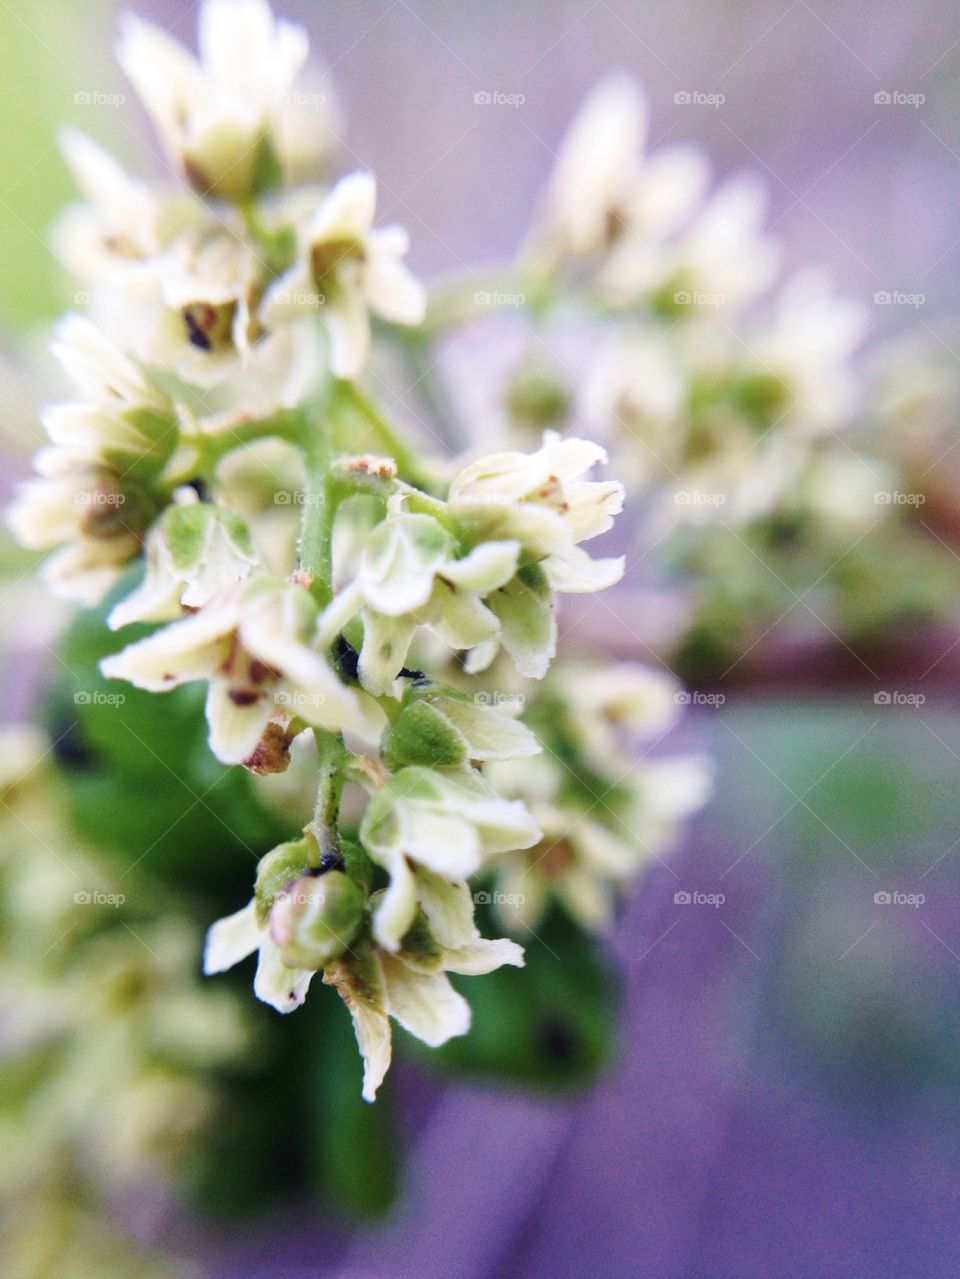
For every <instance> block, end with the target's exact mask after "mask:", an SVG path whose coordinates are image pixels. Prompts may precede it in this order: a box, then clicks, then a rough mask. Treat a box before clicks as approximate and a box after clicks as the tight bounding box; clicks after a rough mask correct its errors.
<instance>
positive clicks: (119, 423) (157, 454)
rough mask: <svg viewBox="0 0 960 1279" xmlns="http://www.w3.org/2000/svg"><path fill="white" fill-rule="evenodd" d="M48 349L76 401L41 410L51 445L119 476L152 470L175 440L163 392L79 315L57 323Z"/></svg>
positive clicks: (161, 462) (173, 417)
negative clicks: (66, 378)
mask: <svg viewBox="0 0 960 1279" xmlns="http://www.w3.org/2000/svg"><path fill="white" fill-rule="evenodd" d="M52 350H53V353H54V355H55V356H56V357H57V359H58V360H59V361H60V363H61V364H62V365H63V367H64V369H65V371H66V373H67V375H68V376H69V378H70V380H71V381H72V382H73V384H74V386H75V388H76V390H77V392H78V398H77V399H75V400H70V401H67V402H64V403H61V404H56V405H53V406H52V407H50V408H48V409H46V410H45V411H44V412H43V413H42V414H41V421H42V422H43V425H44V427H45V428H46V431H47V434H48V435H49V437H50V439H51V440H52V441H53V443H54V444H56V445H58V446H60V447H61V448H62V449H64V450H69V452H70V454H71V455H72V456H75V457H77V458H83V459H84V460H86V461H89V462H90V463H95V464H102V465H106V466H114V467H116V469H117V470H119V471H122V472H123V473H124V474H126V473H129V472H130V471H136V472H138V473H139V472H142V471H145V470H150V471H158V470H159V469H160V468H161V467H162V466H163V465H164V463H165V462H166V461H167V459H168V458H169V457H170V455H171V454H172V452H173V450H174V448H175V446H176V443H177V438H178V423H177V418H176V415H175V412H174V409H173V407H172V405H171V404H170V402H169V400H168V398H167V396H166V395H164V394H163V393H162V392H161V391H160V390H158V389H157V387H155V386H154V385H153V383H152V382H151V381H150V380H149V379H148V378H147V376H146V375H145V373H144V372H143V370H142V369H141V368H140V366H139V365H138V364H137V363H136V362H135V361H134V360H132V359H131V358H130V356H129V355H127V354H126V353H125V352H124V351H123V350H121V348H120V347H119V346H118V345H117V344H116V343H115V342H113V341H111V339H110V338H109V337H107V336H106V335H105V334H104V333H103V332H102V331H101V330H100V329H99V328H98V327H97V326H96V325H95V324H93V323H92V322H91V321H90V320H88V319H86V318H85V317H83V316H80V315H69V316H67V317H66V319H64V320H63V321H62V322H61V323H60V324H59V325H58V327H57V331H56V339H55V341H54V343H53V345H52Z"/></svg>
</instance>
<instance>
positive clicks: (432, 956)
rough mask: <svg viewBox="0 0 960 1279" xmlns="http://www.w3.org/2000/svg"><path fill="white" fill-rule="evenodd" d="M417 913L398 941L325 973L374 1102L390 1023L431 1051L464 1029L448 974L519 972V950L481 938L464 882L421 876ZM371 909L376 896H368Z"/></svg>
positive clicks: (466, 1020)
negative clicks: (346, 1017) (506, 968)
mask: <svg viewBox="0 0 960 1279" xmlns="http://www.w3.org/2000/svg"><path fill="white" fill-rule="evenodd" d="M420 892H421V909H420V911H419V912H417V913H416V915H415V916H414V919H413V921H412V923H411V926H410V927H409V929H408V930H407V932H406V935H405V936H404V938H403V941H402V944H401V945H400V946H398V947H395V948H393V949H392V950H387V949H384V948H383V947H382V946H378V945H376V944H374V943H373V942H368V944H367V946H366V947H362V946H355V947H354V948H353V949H352V951H351V952H350V953H345V954H344V955H343V956H342V957H341V958H340V959H339V960H337V961H336V962H334V963H333V964H331V965H329V966H328V968H326V969H325V970H324V974H323V980H324V982H325V983H326V984H327V985H330V986H334V987H335V988H336V989H337V991H338V993H339V994H340V996H341V998H342V999H343V1001H344V1003H345V1004H346V1005H347V1008H348V1010H349V1012H350V1016H351V1018H352V1020H353V1028H354V1033H355V1034H356V1037H357V1043H358V1045H359V1048H360V1052H361V1055H362V1056H363V1065H364V1070H363V1097H364V1100H365V1101H374V1100H375V1098H376V1094H377V1089H378V1088H379V1087H380V1084H381V1083H382V1082H383V1079H384V1076H385V1075H386V1073H387V1070H388V1069H389V1066H390V1058H391V1052H392V1035H391V1029H390V1018H391V1017H392V1018H394V1019H395V1020H396V1021H398V1022H399V1023H400V1025H401V1026H403V1028H404V1029H405V1030H407V1031H409V1033H410V1034H411V1035H415V1036H416V1038H417V1039H420V1040H422V1041H423V1042H424V1043H425V1044H427V1045H429V1046H430V1047H433V1048H436V1047H439V1046H440V1045H441V1044H444V1043H446V1042H447V1040H448V1039H452V1038H453V1037H454V1036H457V1035H465V1034H466V1033H467V1031H468V1030H469V1029H470V1005H469V1004H468V1003H467V1001H466V1000H465V999H464V998H463V996H462V995H460V994H459V993H458V992H457V991H455V990H454V989H453V987H452V986H451V985H450V980H449V978H448V977H447V973H460V974H461V975H463V976H467V977H475V976H481V975H482V974H484V973H490V972H493V971H494V970H495V969H497V968H502V967H503V965H504V964H510V965H513V966H514V967H517V968H522V967H523V962H524V961H523V950H522V949H521V947H520V946H518V945H517V944H516V943H515V942H512V941H509V940H508V939H506V938H501V939H497V940H487V939H486V938H483V937H481V936H480V933H479V930H478V929H477V927H476V924H475V923H474V919H473V898H472V896H471V894H470V890H469V888H468V887H467V885H466V884H462V883H461V884H455V883H449V882H447V881H445V880H444V879H442V878H441V877H439V876H433V875H427V874H425V873H423V872H421V873H420ZM373 904H374V910H375V911H376V909H377V905H376V894H374V899H373Z"/></svg>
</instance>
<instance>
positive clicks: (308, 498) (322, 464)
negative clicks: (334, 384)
mask: <svg viewBox="0 0 960 1279" xmlns="http://www.w3.org/2000/svg"><path fill="white" fill-rule="evenodd" d="M331 399H332V397H331V396H325V397H323V398H322V399H321V400H320V401H319V403H317V404H315V405H313V406H308V407H307V408H306V409H305V410H304V412H303V414H302V415H301V434H300V449H301V452H302V453H303V462H304V467H305V469H306V473H307V483H306V488H305V489H304V494H303V519H302V522H301V525H300V568H301V569H302V570H303V571H304V572H305V573H308V574H309V575H310V589H311V591H312V593H313V597H314V599H315V600H316V601H317V603H318V604H319V605H320V606H321V608H322V607H324V606H325V605H327V604H329V603H330V600H331V599H332V597H333V587H332V580H331V579H332V575H333V564H332V560H331V544H332V534H333V514H334V512H333V509H332V508H333V504H332V502H331V500H330V497H331V495H330V489H329V486H328V483H327V479H328V476H329V473H330V460H331V458H332V457H333V455H334V448H333V441H332V438H331V426H332V423H331V421H330V409H331ZM324 418H326V419H327V420H326V421H324V420H323V419H324Z"/></svg>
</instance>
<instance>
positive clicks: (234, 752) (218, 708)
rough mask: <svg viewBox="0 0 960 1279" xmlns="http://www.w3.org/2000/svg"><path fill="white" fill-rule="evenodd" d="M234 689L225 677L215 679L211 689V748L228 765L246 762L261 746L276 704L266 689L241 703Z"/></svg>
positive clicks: (209, 714)
mask: <svg viewBox="0 0 960 1279" xmlns="http://www.w3.org/2000/svg"><path fill="white" fill-rule="evenodd" d="M231 691H232V690H231V688H230V684H229V682H228V681H227V680H225V679H214V680H212V681H211V683H210V687H209V689H208V690H207V703H206V713H207V723H208V724H209V726H210V738H209V741H210V749H211V751H213V753H214V755H216V757H217V759H219V760H220V761H221V762H222V763H224V764H242V763H243V761H244V760H245V759H249V758H250V756H251V755H252V754H253V752H254V751H255V750H256V749H257V745H258V743H259V741H260V738H261V737H262V736H263V733H264V730H265V729H266V727H267V723H268V721H269V719H270V716H271V715H272V714H274V712H275V711H276V707H275V705H274V702H273V698H272V697H271V696H270V695H269V694H268V693H265V692H261V693H260V694H259V696H257V698H256V700H255V701H253V702H251V703H250V704H249V705H246V704H243V703H241V704H239V705H238V704H237V702H235V701H234V700H233V699H232V697H231Z"/></svg>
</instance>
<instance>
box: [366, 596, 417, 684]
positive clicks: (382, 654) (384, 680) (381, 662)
mask: <svg viewBox="0 0 960 1279" xmlns="http://www.w3.org/2000/svg"><path fill="white" fill-rule="evenodd" d="M416 629H417V624H416V622H414V621H413V620H412V619H411V618H409V617H384V616H383V615H382V614H381V613H375V612H373V611H372V610H371V609H364V612H363V647H362V648H361V650H360V664H359V672H360V681H361V683H362V684H363V687H364V688H365V689H366V690H367V691H368V692H369V693H372V694H373V695H374V697H382V696H383V695H384V694H386V693H388V692H389V691H390V689H391V687H392V685H393V681H394V680H395V679H396V678H397V675H398V674H399V672H400V670H401V668H402V667H403V664H404V662H405V661H406V660H407V651H408V649H409V648H410V641H411V640H412V639H413V633H414V631H415V630H416Z"/></svg>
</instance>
